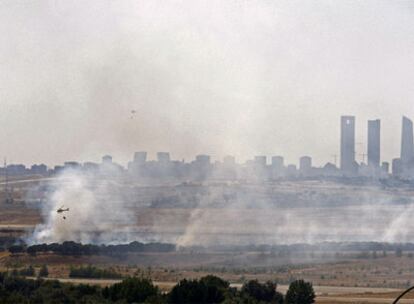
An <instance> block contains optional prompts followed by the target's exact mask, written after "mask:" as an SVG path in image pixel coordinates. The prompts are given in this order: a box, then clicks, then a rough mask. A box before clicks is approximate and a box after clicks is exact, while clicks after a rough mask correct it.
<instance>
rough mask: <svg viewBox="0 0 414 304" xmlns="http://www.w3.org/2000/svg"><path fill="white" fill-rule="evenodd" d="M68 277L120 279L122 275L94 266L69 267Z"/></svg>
mask: <svg viewBox="0 0 414 304" xmlns="http://www.w3.org/2000/svg"><path fill="white" fill-rule="evenodd" d="M69 277H70V278H86V279H120V278H122V275H121V274H119V273H117V272H115V271H111V270H106V269H99V268H96V267H94V266H91V265H89V266H87V267H79V268H74V267H71V268H70V271H69Z"/></svg>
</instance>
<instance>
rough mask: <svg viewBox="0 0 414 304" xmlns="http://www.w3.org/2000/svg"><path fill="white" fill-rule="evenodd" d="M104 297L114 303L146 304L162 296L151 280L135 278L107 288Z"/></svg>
mask: <svg viewBox="0 0 414 304" xmlns="http://www.w3.org/2000/svg"><path fill="white" fill-rule="evenodd" d="M103 296H104V297H105V298H107V299H110V300H112V301H126V302H127V303H144V302H145V301H147V300H148V299H149V298H151V299H152V301H153V299H154V298H156V297H158V296H160V291H159V290H158V287H156V286H154V285H153V284H152V281H151V280H148V279H143V278H135V277H134V278H127V279H125V280H123V281H122V282H120V283H116V284H114V285H112V286H111V287H107V288H105V289H104V290H103Z"/></svg>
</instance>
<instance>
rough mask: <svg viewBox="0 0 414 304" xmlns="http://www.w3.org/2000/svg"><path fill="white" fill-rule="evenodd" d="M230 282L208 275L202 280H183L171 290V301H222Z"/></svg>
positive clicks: (169, 300)
mask: <svg viewBox="0 0 414 304" xmlns="http://www.w3.org/2000/svg"><path fill="white" fill-rule="evenodd" d="M228 288H229V283H228V282H227V281H224V280H222V279H220V278H219V277H216V276H212V275H208V276H205V277H203V278H201V279H200V280H186V279H184V280H181V281H180V282H179V283H178V284H177V285H175V286H174V288H173V289H172V290H171V292H170V294H169V297H168V302H169V303H220V302H222V301H224V299H225V293H226V291H227V290H228Z"/></svg>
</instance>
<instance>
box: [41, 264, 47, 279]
mask: <svg viewBox="0 0 414 304" xmlns="http://www.w3.org/2000/svg"><path fill="white" fill-rule="evenodd" d="M47 276H49V270H48V269H47V266H46V265H43V266H42V267H41V268H40V270H39V277H47Z"/></svg>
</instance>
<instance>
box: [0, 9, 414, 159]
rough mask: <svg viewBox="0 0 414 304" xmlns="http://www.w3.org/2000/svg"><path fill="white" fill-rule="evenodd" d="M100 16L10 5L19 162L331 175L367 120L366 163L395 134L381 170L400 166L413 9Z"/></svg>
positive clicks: (12, 136)
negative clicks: (197, 165) (198, 159)
mask: <svg viewBox="0 0 414 304" xmlns="http://www.w3.org/2000/svg"><path fill="white" fill-rule="evenodd" d="M89 3H90V4H92V3H93V5H84V3H83V2H67V1H42V2H37V1H2V3H1V4H0V62H1V64H2V73H1V75H0V102H1V105H2V111H1V112H0V120H1V122H2V128H0V142H1V143H2V148H1V151H0V154H2V155H4V156H7V157H8V159H9V162H18V163H25V164H32V163H40V162H43V163H46V164H48V165H54V164H59V163H63V162H64V161H66V160H77V161H86V160H90V161H97V160H99V159H100V157H101V155H102V154H104V153H108V154H111V155H113V156H114V157H115V159H116V160H117V161H118V162H120V163H123V164H126V162H127V161H128V160H130V158H131V155H132V153H133V152H134V151H139V150H146V151H148V152H149V155H153V156H155V152H157V151H170V152H171V154H172V157H173V158H174V159H183V158H185V159H186V160H191V159H192V158H193V157H194V155H196V154H200V153H207V154H210V155H212V157H213V159H221V158H222V157H223V156H224V155H227V154H231V155H235V156H236V158H237V159H238V160H239V161H244V160H246V159H248V158H251V157H252V155H262V154H263V155H269V156H270V155H284V156H285V158H286V160H287V162H294V163H297V159H298V158H299V157H300V156H302V155H310V156H312V157H313V162H314V164H315V165H323V164H324V163H325V162H327V161H331V162H333V158H332V155H333V154H339V142H338V138H339V133H340V125H339V123H338V117H339V116H341V115H355V116H356V117H357V122H356V142H358V143H359V142H360V143H362V144H361V145H357V147H356V150H357V151H356V152H357V154H361V153H363V152H364V151H365V150H366V144H367V139H366V136H367V134H366V121H367V120H368V119H381V140H382V143H386V144H384V145H383V147H382V151H381V152H382V158H383V159H385V160H387V161H390V160H391V159H392V158H395V157H398V155H399V149H400V134H401V117H402V115H406V116H408V117H409V118H414V108H413V107H412V101H413V100H414V90H413V89H412V84H411V80H412V79H413V78H414V69H413V64H414V53H413V52H412V47H413V45H414V36H413V35H412V31H413V26H414V21H413V20H414V18H413V16H414V7H413V5H412V4H411V3H410V2H405V1H389V2H385V1H383V2H382V1H381V2H379V1H364V2H357V1H347V2H340V3H339V2H338V1H319V2H317V3H314V2H310V1H289V2H267V1H262V2H248V1H226V2H223V1H194V2H193V1H191V2H189V1H184V2H183V1H169V2H165V1H151V2H147V1H122V2H113V1H91V2H89ZM131 111H136V112H135V113H132V112H131ZM360 158H361V157H360V156H357V159H360Z"/></svg>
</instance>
